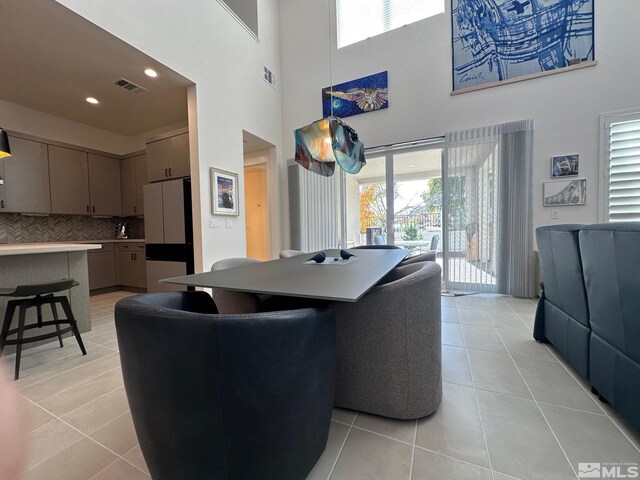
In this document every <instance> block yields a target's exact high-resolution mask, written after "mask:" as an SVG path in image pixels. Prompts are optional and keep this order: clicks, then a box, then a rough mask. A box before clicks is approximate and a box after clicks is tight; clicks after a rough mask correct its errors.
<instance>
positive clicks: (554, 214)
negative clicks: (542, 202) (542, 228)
mask: <svg viewBox="0 0 640 480" xmlns="http://www.w3.org/2000/svg"><path fill="white" fill-rule="evenodd" d="M551 218H553V219H554V220H557V219H559V218H560V210H559V209H557V208H554V209H553V210H551Z"/></svg>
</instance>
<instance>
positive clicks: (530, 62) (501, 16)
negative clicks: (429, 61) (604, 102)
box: [451, 0, 594, 90]
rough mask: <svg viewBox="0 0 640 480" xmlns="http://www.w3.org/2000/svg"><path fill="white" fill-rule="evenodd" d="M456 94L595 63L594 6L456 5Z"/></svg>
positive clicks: (540, 1) (536, 2)
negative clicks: (591, 62)
mask: <svg viewBox="0 0 640 480" xmlns="http://www.w3.org/2000/svg"><path fill="white" fill-rule="evenodd" d="M451 27H452V48H453V89H454V90H459V89H462V88H469V87H474V86H477V85H482V84H485V83H491V82H500V81H503V80H508V79H512V78H516V77H521V76H524V75H531V74H535V73H540V72H546V71H550V70H555V69H557V68H563V67H568V66H570V65H576V64H579V63H581V62H585V61H590V60H593V59H594V46H593V0H451Z"/></svg>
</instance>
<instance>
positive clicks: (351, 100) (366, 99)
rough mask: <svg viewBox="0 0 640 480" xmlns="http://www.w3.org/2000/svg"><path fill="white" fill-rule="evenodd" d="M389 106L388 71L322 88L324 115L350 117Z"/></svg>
mask: <svg viewBox="0 0 640 480" xmlns="http://www.w3.org/2000/svg"><path fill="white" fill-rule="evenodd" d="M388 107H389V98H388V84H387V72H380V73H375V74H373V75H369V76H367V77H362V78H358V79H357V80H351V81H350V82H345V83H339V84H338V85H334V86H333V87H327V88H323V89H322V116H323V117H328V116H329V115H332V114H333V115H334V116H335V117H340V118H344V117H350V116H352V115H359V114H360V113H367V112H372V111H374V110H382V109H383V108H388Z"/></svg>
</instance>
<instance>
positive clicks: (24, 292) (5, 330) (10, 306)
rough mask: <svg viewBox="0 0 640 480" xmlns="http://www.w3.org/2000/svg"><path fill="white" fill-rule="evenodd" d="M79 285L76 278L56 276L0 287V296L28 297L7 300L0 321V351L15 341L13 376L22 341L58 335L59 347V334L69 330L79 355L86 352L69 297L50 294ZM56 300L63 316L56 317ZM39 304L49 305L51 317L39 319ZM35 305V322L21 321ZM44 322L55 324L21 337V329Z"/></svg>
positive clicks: (17, 368) (35, 326) (40, 305)
mask: <svg viewBox="0 0 640 480" xmlns="http://www.w3.org/2000/svg"><path fill="white" fill-rule="evenodd" d="M76 285H79V284H78V282H76V281H75V280H73V279H71V278H64V279H60V280H52V281H48V282H41V283H34V284H28V285H18V286H17V287H15V288H2V289H0V296H3V297H28V298H20V299H16V300H10V301H9V302H7V311H6V313H5V316H4V323H3V325H2V332H1V333H0V355H2V351H3V350H4V346H5V345H16V368H15V379H16V380H17V379H18V377H19V374H20V356H21V353H22V345H23V344H25V343H31V342H38V341H40V340H46V339H48V338H53V337H58V341H59V342H60V347H63V346H64V345H63V343H62V335H64V334H65V333H68V332H72V333H73V335H74V336H75V337H76V340H77V341H78V345H79V346H80V350H81V351H82V354H83V355H86V354H87V351H86V350H85V348H84V344H83V343H82V338H81V337H80V332H79V331H78V326H77V323H76V320H75V318H74V316H73V312H72V311H71V305H70V304H69V300H68V299H67V297H66V296H64V295H58V296H54V295H53V294H54V293H56V292H62V291H65V290H69V289H70V288H72V287H75V286H76ZM56 304H60V306H61V307H62V310H63V311H64V314H65V316H66V318H62V319H61V318H59V317H58V311H57V309H56ZM42 305H49V306H50V307H51V313H52V315H53V319H51V320H43V319H42ZM33 307H35V308H36V315H37V322H36V323H33V324H29V325H25V317H26V312H27V310H28V309H29V308H33ZM16 308H19V309H20V311H19V315H18V327H17V328H11V322H12V320H13V315H14V313H15V310H16ZM61 325H68V326H67V327H65V328H60V326H61ZM47 326H55V327H56V331H55V332H49V333H45V334H42V335H37V336H33V337H27V338H24V336H23V335H24V332H25V331H26V330H31V329H34V328H42V327H47ZM13 335H17V338H15V339H8V337H11V336H13Z"/></svg>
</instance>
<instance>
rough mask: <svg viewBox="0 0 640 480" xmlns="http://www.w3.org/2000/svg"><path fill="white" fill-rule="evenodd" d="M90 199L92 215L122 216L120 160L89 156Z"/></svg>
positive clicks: (94, 155) (91, 154)
mask: <svg viewBox="0 0 640 480" xmlns="http://www.w3.org/2000/svg"><path fill="white" fill-rule="evenodd" d="M89 198H90V200H91V215H107V216H114V217H119V216H121V215H122V200H121V198H120V160H118V159H117V158H111V157H105V156H103V155H96V154H93V153H90V154H89Z"/></svg>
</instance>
